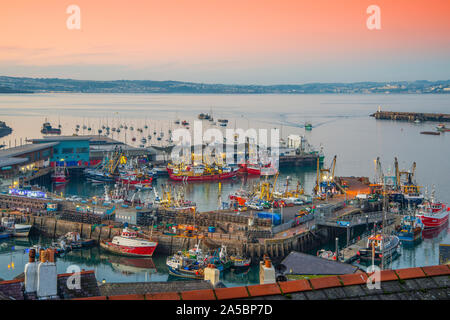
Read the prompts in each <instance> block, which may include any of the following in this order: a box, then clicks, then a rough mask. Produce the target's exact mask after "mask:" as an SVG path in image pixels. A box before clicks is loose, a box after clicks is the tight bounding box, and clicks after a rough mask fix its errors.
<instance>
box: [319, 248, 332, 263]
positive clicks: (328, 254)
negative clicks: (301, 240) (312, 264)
mask: <svg viewBox="0 0 450 320" xmlns="http://www.w3.org/2000/svg"><path fill="white" fill-rule="evenodd" d="M317 256H318V257H319V258H322V259H327V260H335V261H336V252H334V251H331V250H325V249H320V250H319V251H317Z"/></svg>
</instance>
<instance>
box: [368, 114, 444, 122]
mask: <svg viewBox="0 0 450 320" xmlns="http://www.w3.org/2000/svg"><path fill="white" fill-rule="evenodd" d="M370 116H371V117H375V119H381V120H399V121H416V120H419V121H437V122H450V114H446V113H421V112H394V111H377V112H375V113H373V114H371V115H370Z"/></svg>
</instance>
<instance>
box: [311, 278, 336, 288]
mask: <svg viewBox="0 0 450 320" xmlns="http://www.w3.org/2000/svg"><path fill="white" fill-rule="evenodd" d="M309 281H310V282H311V286H312V287H313V289H324V288H332V287H340V286H341V282H340V281H339V279H338V277H336V276H333V277H324V278H315V279H310V280H309Z"/></svg>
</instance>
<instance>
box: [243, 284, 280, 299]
mask: <svg viewBox="0 0 450 320" xmlns="http://www.w3.org/2000/svg"><path fill="white" fill-rule="evenodd" d="M247 288H248V292H249V293H250V296H252V297H257V296H268V295H273V294H281V290H280V287H278V285H277V284H276V283H268V284H259V285H254V286H247Z"/></svg>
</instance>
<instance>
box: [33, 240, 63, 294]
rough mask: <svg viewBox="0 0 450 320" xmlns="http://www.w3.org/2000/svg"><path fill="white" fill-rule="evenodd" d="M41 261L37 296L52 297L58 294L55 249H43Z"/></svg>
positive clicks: (38, 270)
mask: <svg viewBox="0 0 450 320" xmlns="http://www.w3.org/2000/svg"><path fill="white" fill-rule="evenodd" d="M41 252H42V255H41V262H40V263H39V265H38V267H37V296H38V298H39V299H51V298H54V297H56V296H57V279H58V278H57V273H56V264H55V253H54V250H53V249H47V250H41Z"/></svg>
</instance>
